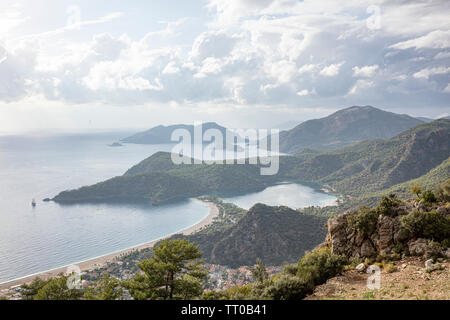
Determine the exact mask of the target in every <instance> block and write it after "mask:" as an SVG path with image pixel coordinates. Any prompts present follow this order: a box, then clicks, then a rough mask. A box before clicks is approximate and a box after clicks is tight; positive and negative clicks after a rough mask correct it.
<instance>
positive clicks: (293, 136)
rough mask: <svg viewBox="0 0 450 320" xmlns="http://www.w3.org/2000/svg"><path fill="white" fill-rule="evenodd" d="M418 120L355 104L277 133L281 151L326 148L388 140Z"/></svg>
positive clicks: (415, 124) (294, 151) (415, 123)
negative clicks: (370, 140)
mask: <svg viewBox="0 0 450 320" xmlns="http://www.w3.org/2000/svg"><path fill="white" fill-rule="evenodd" d="M421 123H423V121H421V120H418V119H416V118H413V117H410V116H408V115H399V114H395V113H392V112H387V111H383V110H380V109H377V108H374V107H370V106H365V107H357V106H356V107H351V108H347V109H343V110H340V111H338V112H336V113H333V114H332V115H330V116H328V117H325V118H322V119H315V120H309V121H306V122H303V123H302V124H300V125H298V126H297V127H295V128H293V129H291V130H288V131H282V132H280V136H279V138H280V151H281V152H285V153H290V154H294V153H297V152H300V151H302V150H303V149H305V148H312V149H319V150H327V149H334V148H337V147H341V146H345V145H350V144H352V143H355V142H359V141H363V140H368V139H390V138H392V137H394V136H396V135H398V134H399V133H401V132H403V131H405V130H408V129H410V128H412V127H414V126H417V125H419V124H421Z"/></svg>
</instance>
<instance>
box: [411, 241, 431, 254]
mask: <svg viewBox="0 0 450 320" xmlns="http://www.w3.org/2000/svg"><path fill="white" fill-rule="evenodd" d="M408 247H409V252H410V254H412V255H417V256H422V255H423V254H424V253H425V251H426V249H427V240H426V239H417V240H411V241H409V242H408Z"/></svg>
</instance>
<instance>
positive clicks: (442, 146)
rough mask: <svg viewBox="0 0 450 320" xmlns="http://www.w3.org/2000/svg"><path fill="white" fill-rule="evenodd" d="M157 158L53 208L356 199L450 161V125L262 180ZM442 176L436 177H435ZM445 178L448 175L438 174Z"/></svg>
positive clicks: (284, 162)
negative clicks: (319, 190)
mask: <svg viewBox="0 0 450 320" xmlns="http://www.w3.org/2000/svg"><path fill="white" fill-rule="evenodd" d="M170 157H171V155H170V154H169V153H163V152H160V153H157V154H155V155H153V156H151V157H150V158H148V159H146V160H144V161H142V162H141V163H139V164H138V165H136V166H134V167H133V168H131V169H130V170H129V171H128V172H127V173H126V174H125V175H123V176H121V177H116V178H113V179H110V180H107V181H105V182H101V183H98V184H96V185H93V186H89V187H83V188H80V189H78V190H71V191H65V192H62V193H60V194H59V195H57V196H56V197H55V198H54V199H53V200H54V201H56V202H61V203H64V202H69V203H70V202H72V203H74V202H86V201H111V200H112V199H119V200H124V201H131V200H133V201H135V200H136V199H141V200H145V201H149V200H150V201H151V202H152V203H153V204H158V203H163V202H168V201H174V200H179V199H185V198H188V197H192V196H200V195H204V194H216V195H227V194H242V193H248V192H253V191H259V190H262V189H264V188H266V187H267V186H270V185H274V184H276V183H279V182H282V181H292V182H314V183H316V184H318V185H328V186H329V187H330V188H332V189H333V190H334V191H335V192H336V193H338V194H344V195H350V196H352V197H361V196H365V195H368V194H371V193H373V192H377V191H380V190H384V189H387V188H390V187H392V186H394V185H397V184H401V183H404V182H407V181H409V180H412V179H416V178H419V177H421V176H423V175H425V174H427V173H428V172H430V171H431V170H433V169H434V168H436V167H438V166H440V165H441V164H442V163H443V162H444V161H445V160H447V158H448V157H450V120H436V121H433V122H430V123H424V124H422V125H419V126H417V127H415V128H412V129H409V130H407V131H405V132H403V133H401V134H399V135H397V136H396V137H394V138H392V139H389V140H368V141H364V142H360V143H356V144H354V145H351V146H346V147H342V148H339V149H336V150H331V151H315V150H309V149H307V150H304V151H303V152H301V153H299V154H297V155H295V156H282V157H280V158H279V161H280V163H279V165H280V170H279V172H278V174H276V175H273V176H262V175H261V174H260V166H259V165H251V164H235V165H225V164H214V165H208V164H198V165H182V166H176V165H174V164H173V163H172V162H171V160H170ZM440 172H442V171H440ZM442 175H444V176H448V175H450V172H448V171H445V170H444V171H443V172H442Z"/></svg>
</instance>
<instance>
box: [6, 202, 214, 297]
mask: <svg viewBox="0 0 450 320" xmlns="http://www.w3.org/2000/svg"><path fill="white" fill-rule="evenodd" d="M192 200H195V201H200V202H202V203H204V204H206V205H207V206H208V207H209V212H208V215H207V216H206V217H205V218H204V219H203V220H201V221H199V222H198V223H196V224H194V225H192V226H190V227H187V228H186V229H183V230H180V231H178V232H175V233H172V234H169V235H166V236H164V237H161V238H159V239H156V240H153V241H150V242H146V243H143V244H139V245H136V246H133V247H131V248H127V249H123V250H119V251H116V252H113V253H109V254H106V255H102V256H99V257H95V258H91V259H88V260H84V261H80V262H76V263H72V264H68V265H65V266H63V267H59V268H55V269H51V270H46V271H42V272H38V273H35V274H31V275H28V276H24V277H21V278H18V279H14V280H10V281H7V282H4V283H0V290H5V289H11V288H13V287H16V286H20V285H22V284H24V283H28V282H31V281H33V280H34V279H35V278H37V277H39V278H42V279H48V278H52V277H56V276H57V275H59V274H60V273H65V272H66V270H67V267H69V266H72V265H77V266H78V267H79V268H80V270H81V272H83V271H88V270H93V269H97V268H99V267H101V266H102V265H105V264H106V263H107V262H110V261H113V260H114V259H115V258H117V257H120V256H121V255H124V254H128V253H130V252H133V251H136V250H142V249H147V248H152V247H153V246H154V245H155V244H156V243H158V242H159V241H161V240H164V239H167V238H169V237H171V236H173V235H175V234H182V235H190V234H192V233H195V232H197V231H199V230H201V229H202V228H203V227H205V226H207V225H209V224H211V223H212V222H213V220H214V218H215V217H217V216H218V215H219V208H217V206H216V205H215V204H214V203H212V202H209V201H203V200H200V199H197V198H195V199H192Z"/></svg>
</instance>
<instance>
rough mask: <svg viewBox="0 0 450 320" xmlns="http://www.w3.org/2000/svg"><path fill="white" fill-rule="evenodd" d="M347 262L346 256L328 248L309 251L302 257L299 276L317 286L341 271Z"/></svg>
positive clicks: (299, 263) (299, 264)
mask: <svg viewBox="0 0 450 320" xmlns="http://www.w3.org/2000/svg"><path fill="white" fill-rule="evenodd" d="M347 262H348V261H347V258H346V257H344V256H340V255H336V254H333V253H331V250H330V249H328V248H322V249H319V250H315V251H312V252H309V253H307V254H306V255H305V256H304V257H303V258H301V259H300V261H299V262H298V271H297V276H298V277H299V278H300V279H301V280H303V281H306V282H311V284H312V285H314V286H317V285H320V284H322V283H325V282H326V281H327V280H328V279H330V278H332V277H334V276H336V275H338V274H339V273H341V272H342V270H343V269H344V267H345V265H346V264H347Z"/></svg>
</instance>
